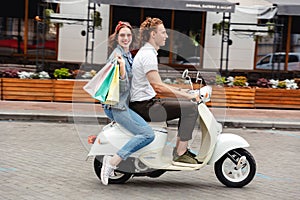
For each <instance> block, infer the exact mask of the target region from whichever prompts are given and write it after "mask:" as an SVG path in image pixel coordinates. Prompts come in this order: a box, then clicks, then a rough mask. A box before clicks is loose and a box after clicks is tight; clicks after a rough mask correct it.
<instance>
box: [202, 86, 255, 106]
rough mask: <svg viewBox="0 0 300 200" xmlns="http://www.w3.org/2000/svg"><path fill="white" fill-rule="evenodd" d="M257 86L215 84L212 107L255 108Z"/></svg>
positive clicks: (209, 104) (210, 103) (210, 104)
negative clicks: (244, 86)
mask: <svg viewBox="0 0 300 200" xmlns="http://www.w3.org/2000/svg"><path fill="white" fill-rule="evenodd" d="M254 102H255V88H242V87H218V86H214V87H213V91H212V97H211V101H210V102H208V103H207V105H208V106H212V107H227V108H254Z"/></svg>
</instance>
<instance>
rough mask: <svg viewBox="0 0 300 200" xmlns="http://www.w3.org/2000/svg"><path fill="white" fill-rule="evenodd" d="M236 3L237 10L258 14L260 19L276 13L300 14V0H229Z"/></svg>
mask: <svg viewBox="0 0 300 200" xmlns="http://www.w3.org/2000/svg"><path fill="white" fill-rule="evenodd" d="M227 1H229V2H231V3H236V4H237V6H236V7H235V10H236V11H239V12H243V13H247V14H256V15H257V16H258V18H259V19H271V18H273V17H274V16H275V15H290V16H293V15H294V16H295V15H296V16H300V0H254V1H253V0H227Z"/></svg>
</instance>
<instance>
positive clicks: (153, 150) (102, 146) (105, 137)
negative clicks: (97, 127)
mask: <svg viewBox="0 0 300 200" xmlns="http://www.w3.org/2000/svg"><path fill="white" fill-rule="evenodd" d="M152 128H153V130H154V134H155V138H154V140H153V141H152V142H151V143H150V144H149V145H147V146H145V147H144V148H142V149H140V150H138V151H136V152H134V153H133V154H131V155H130V157H133V158H139V159H140V160H141V161H142V162H143V163H144V164H145V165H147V166H148V167H151V168H160V169H161V168H167V167H168V166H170V165H171V161H172V159H171V158H168V157H166V156H163V155H162V154H163V149H164V147H165V144H166V141H167V130H166V129H164V128H158V127H152ZM133 136H134V135H133V134H132V133H130V132H129V131H127V130H126V129H125V128H123V127H122V126H120V125H119V124H116V123H114V124H113V123H111V124H108V125H106V126H105V127H104V128H103V129H102V131H101V132H100V133H99V134H98V136H97V138H96V140H95V142H94V144H93V145H92V147H91V149H90V151H89V153H88V157H90V156H99V155H113V154H115V153H116V152H117V151H118V150H119V149H120V148H121V147H122V146H124V145H125V144H126V143H127V142H128V141H129V140H130V139H131V138H132V137H133Z"/></svg>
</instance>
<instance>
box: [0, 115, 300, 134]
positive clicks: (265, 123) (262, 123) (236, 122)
mask: <svg viewBox="0 0 300 200" xmlns="http://www.w3.org/2000/svg"><path fill="white" fill-rule="evenodd" d="M0 121H28V122H29V121H34V122H50V123H51V122H52V123H80V124H107V123H109V119H108V118H107V117H106V116H105V115H104V114H100V115H96V116H92V115H76V116H74V115H73V113H50V114H49V113H29V112H28V113H26V112H15V113H12V112H1V113H0ZM177 122H178V120H172V121H169V122H168V125H169V126H172V127H177ZM219 122H220V123H222V124H223V126H224V127H227V128H270V129H299V130H300V122H295V121H270V120H253V119H230V118H229V119H225V120H224V119H223V120H219Z"/></svg>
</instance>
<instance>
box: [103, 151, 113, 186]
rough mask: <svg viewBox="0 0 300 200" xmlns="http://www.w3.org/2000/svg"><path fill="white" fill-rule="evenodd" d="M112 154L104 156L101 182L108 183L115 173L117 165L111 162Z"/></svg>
mask: <svg viewBox="0 0 300 200" xmlns="http://www.w3.org/2000/svg"><path fill="white" fill-rule="evenodd" d="M111 158H112V157H111V156H104V157H103V163H102V168H101V182H102V184H103V185H108V179H109V177H111V176H112V175H113V174H114V170H115V169H116V167H115V166H112V165H111V164H109V161H110V159H111Z"/></svg>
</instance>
